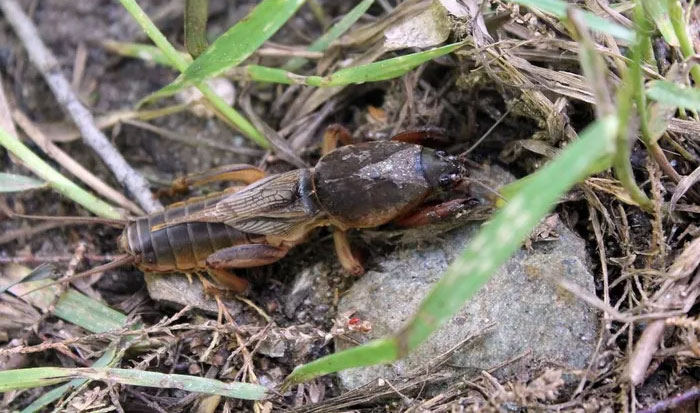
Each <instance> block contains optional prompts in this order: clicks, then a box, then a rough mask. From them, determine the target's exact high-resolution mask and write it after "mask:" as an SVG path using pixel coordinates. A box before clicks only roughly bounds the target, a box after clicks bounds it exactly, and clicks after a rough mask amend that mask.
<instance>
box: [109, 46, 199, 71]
mask: <svg viewBox="0 0 700 413" xmlns="http://www.w3.org/2000/svg"><path fill="white" fill-rule="evenodd" d="M102 47H104V48H105V49H107V50H109V51H110V52H113V53H116V54H118V55H120V56H127V57H133V58H135V59H141V60H143V61H145V62H153V63H156V64H159V65H163V66H167V67H172V68H173V69H177V68H178V67H177V65H176V64H175V63H173V62H172V61H171V60H170V59H169V58H168V56H166V55H165V53H163V51H162V50H160V49H159V48H157V47H156V46H151V45H149V44H142V43H129V42H117V41H114V40H105V41H103V42H102ZM176 53H178V54H179V55H180V57H181V58H182V60H184V61H185V63H186V64H189V63H192V57H190V55H188V54H187V53H184V52H176Z"/></svg>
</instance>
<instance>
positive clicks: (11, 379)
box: [0, 367, 71, 393]
mask: <svg viewBox="0 0 700 413" xmlns="http://www.w3.org/2000/svg"><path fill="white" fill-rule="evenodd" d="M67 370H70V369H62V368H60V367H37V368H33V369H17V370H5V371H0V393H3V392H6V391H10V390H20V389H30V388H33V387H44V386H50V385H52V384H56V383H60V382H62V381H66V380H68V379H70V378H71V373H69V372H68V371H67Z"/></svg>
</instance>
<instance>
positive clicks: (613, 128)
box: [285, 117, 618, 386]
mask: <svg viewBox="0 0 700 413" xmlns="http://www.w3.org/2000/svg"><path fill="white" fill-rule="evenodd" d="M617 128H618V124H617V120H616V118H614V117H606V118H603V119H601V120H599V121H596V122H594V123H593V124H591V125H590V126H589V127H587V128H586V129H585V130H584V131H583V132H582V133H581V138H580V139H579V140H578V141H576V142H573V143H571V144H570V145H569V146H567V148H566V149H565V150H564V151H562V152H561V154H560V155H559V156H558V157H557V158H556V159H554V160H553V161H552V162H551V163H549V164H548V165H546V166H545V167H544V168H542V169H541V170H539V171H537V172H536V173H535V174H534V176H533V177H532V178H531V179H530V180H528V182H527V183H525V184H524V185H523V186H522V188H521V190H520V191H519V192H518V193H517V194H515V195H514V196H513V198H512V199H511V200H510V202H508V203H507V204H506V206H505V207H504V208H503V209H501V210H500V211H498V212H497V213H496V214H495V215H494V216H493V218H492V219H491V220H490V221H489V222H488V223H487V224H485V225H484V227H483V228H482V229H481V231H479V233H478V234H477V236H476V237H475V238H474V239H473V240H472V241H471V242H470V243H469V245H468V246H467V248H466V250H465V251H464V252H463V253H462V254H461V255H460V256H459V257H457V259H456V260H455V261H454V262H453V263H452V265H450V266H449V268H448V269H447V271H446V272H445V274H444V275H443V277H442V278H441V279H440V281H438V283H437V284H436V285H435V287H434V288H433V289H432V291H431V292H430V293H429V294H428V296H427V297H426V298H425V299H424V300H423V303H422V304H421V306H420V308H419V310H418V312H417V313H416V315H415V316H414V317H413V319H412V320H411V321H410V322H409V324H408V325H407V326H406V327H404V328H403V329H402V330H401V331H400V332H399V333H398V334H397V335H396V336H394V337H393V338H388V339H380V340H375V341H372V342H370V343H367V344H365V345H362V346H360V347H355V348H353V349H350V350H346V351H342V352H340V353H336V354H332V355H330V356H326V357H323V358H321V359H319V360H316V361H314V362H312V363H309V364H306V365H303V366H300V367H297V368H295V369H294V371H293V372H292V374H290V375H289V377H287V379H286V380H285V386H288V385H291V384H295V383H299V382H302V381H304V380H309V379H311V378H313V377H316V376H319V375H322V374H327V373H331V372H335V371H338V370H340V369H346V368H352V367H359V366H362V365H368V364H367V363H368V362H382V363H385V362H390V361H393V360H394V359H396V358H398V357H402V356H405V355H406V354H408V353H409V352H411V351H412V350H413V349H415V348H416V347H417V346H418V345H420V344H421V343H422V342H423V341H425V340H426V339H427V338H428V336H429V335H430V334H431V333H433V332H434V331H435V330H436V329H437V328H439V327H440V326H441V325H442V324H443V323H444V322H445V321H447V320H448V319H449V318H450V317H452V316H453V315H454V313H456V312H457V311H458V310H459V309H460V308H461V307H462V305H464V303H465V302H466V301H467V300H468V299H469V298H470V297H471V296H473V295H474V294H475V293H476V292H477V291H479V289H480V288H481V287H482V286H483V285H484V284H485V283H486V282H487V281H488V279H489V278H490V276H491V274H492V273H493V272H494V271H495V270H496V269H497V268H498V267H499V266H501V265H502V264H503V263H504V262H505V261H506V260H507V259H508V258H509V257H510V256H511V255H512V254H513V253H514V252H515V251H516V250H517V249H518V248H519V247H520V245H521V243H522V242H523V240H524V239H525V238H526V237H527V236H528V234H529V233H530V231H532V228H534V227H535V225H537V223H538V222H539V221H540V219H542V217H544V216H545V214H546V213H547V212H548V211H550V210H551V209H552V208H553V207H554V204H555V202H556V201H557V199H558V198H560V197H561V196H562V195H563V194H564V193H565V192H566V191H567V190H568V189H569V188H571V186H573V185H574V184H575V183H576V182H578V181H581V180H582V179H584V178H585V177H587V176H588V175H589V174H590V173H591V172H592V171H594V170H597V169H598V168H599V167H600V163H601V162H605V163H606V164H607V165H608V166H609V165H610V164H611V162H612V154H613V152H614V149H615V145H614V142H615V135H616V133H617ZM377 351H380V352H381V354H380V355H377V354H375V352H377Z"/></svg>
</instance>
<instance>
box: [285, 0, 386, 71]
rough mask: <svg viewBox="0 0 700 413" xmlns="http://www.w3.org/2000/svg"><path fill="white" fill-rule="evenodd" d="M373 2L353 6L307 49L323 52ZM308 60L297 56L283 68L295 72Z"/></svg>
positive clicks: (364, 1) (369, 0)
mask: <svg viewBox="0 0 700 413" xmlns="http://www.w3.org/2000/svg"><path fill="white" fill-rule="evenodd" d="M372 3H374V0H362V1H361V2H359V3H358V4H357V6H355V7H353V8H352V10H350V11H349V12H348V14H346V15H345V16H343V18H342V19H340V21H338V23H336V24H334V25H333V26H332V27H331V28H330V29H329V30H328V31H327V32H326V33H324V34H323V35H322V36H321V37H319V38H318V39H316V40H315V41H314V42H313V43H311V45H310V46H309V47H308V48H307V49H306V50H308V51H310V52H322V51H324V50H326V49H327V48H328V46H329V45H330V44H331V43H332V42H333V41H334V40H336V39H337V38H339V37H340V36H342V35H343V33H345V32H346V31H347V30H348V29H349V28H350V27H351V26H352V25H353V24H355V22H356V21H357V20H358V19H359V18H360V17H362V15H363V14H365V12H366V11H367V9H369V7H370V6H371V5H372ZM306 62H308V59H305V58H303V57H295V58H293V59H291V60H290V61H289V62H287V64H285V65H284V66H283V67H282V69H284V70H286V71H289V72H294V71H296V70H299V68H301V67H302V66H304V64H306Z"/></svg>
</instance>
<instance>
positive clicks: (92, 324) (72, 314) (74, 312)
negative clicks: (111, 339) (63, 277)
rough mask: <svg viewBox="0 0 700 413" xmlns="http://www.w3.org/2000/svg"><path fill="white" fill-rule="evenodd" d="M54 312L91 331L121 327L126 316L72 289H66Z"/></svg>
mask: <svg viewBox="0 0 700 413" xmlns="http://www.w3.org/2000/svg"><path fill="white" fill-rule="evenodd" d="M54 314H56V316H57V317H60V318H62V319H64V320H66V321H68V322H71V323H73V324H75V325H77V326H80V327H82V328H84V329H86V330H88V331H90V332H93V333H104V332H106V331H110V330H116V329H118V328H121V327H123V326H124V324H125V323H126V316H125V315H124V314H122V313H120V312H119V311H116V310H114V309H112V308H110V307H107V306H106V305H104V304H103V303H101V302H99V301H97V300H94V299H92V298H90V297H88V296H86V295H83V294H81V293H79V292H77V291H74V290H70V289H69V290H68V291H66V292H65V293H63V294H62V295H61V298H59V299H58V302H56V308H55V309H54Z"/></svg>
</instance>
